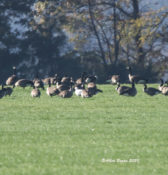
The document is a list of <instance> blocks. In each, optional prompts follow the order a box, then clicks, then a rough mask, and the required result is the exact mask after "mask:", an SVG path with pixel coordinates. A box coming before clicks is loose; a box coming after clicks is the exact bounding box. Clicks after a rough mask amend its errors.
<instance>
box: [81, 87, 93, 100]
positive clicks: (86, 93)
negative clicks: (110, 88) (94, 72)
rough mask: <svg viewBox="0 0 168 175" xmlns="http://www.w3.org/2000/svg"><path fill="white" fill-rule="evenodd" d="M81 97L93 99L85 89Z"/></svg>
mask: <svg viewBox="0 0 168 175" xmlns="http://www.w3.org/2000/svg"><path fill="white" fill-rule="evenodd" d="M81 97H82V98H89V97H91V95H90V94H89V92H88V90H86V89H83V90H82V92H81Z"/></svg>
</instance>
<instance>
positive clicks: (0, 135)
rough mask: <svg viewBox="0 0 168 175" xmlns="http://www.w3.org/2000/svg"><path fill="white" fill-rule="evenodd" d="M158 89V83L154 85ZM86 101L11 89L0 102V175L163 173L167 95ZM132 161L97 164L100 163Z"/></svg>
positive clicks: (109, 93) (167, 164) (166, 166)
mask: <svg viewBox="0 0 168 175" xmlns="http://www.w3.org/2000/svg"><path fill="white" fill-rule="evenodd" d="M153 86H155V87H157V85H153ZM98 87H99V88H100V89H102V90H103V91H104V92H103V94H101V93H99V94H97V95H96V96H94V97H92V98H90V99H82V98H80V97H76V96H75V95H74V96H73V97H72V98H70V99H62V98H59V97H52V98H50V97H48V96H47V95H46V94H45V91H44V92H42V96H41V97H40V99H33V98H32V97H31V96H30V91H31V88H26V89H25V90H23V89H21V88H16V89H15V91H14V93H13V94H12V96H11V97H4V98H3V99H0V175H22V174H24V175H55V174H60V175H65V174H66V175H71V174H72V175H99V174H100V175H103V174H106V175H108V174H114V175H162V174H163V175H164V174H166V173H167V170H168V115H167V114H168V97H166V96H163V95H157V96H154V97H150V96H147V95H146V94H144V93H143V92H142V85H138V86H137V89H138V94H137V96H136V97H124V96H119V95H118V94H117V93H116V91H115V87H113V86H111V85H99V86H98ZM103 158H104V159H105V160H106V161H107V159H109V160H117V159H122V160H129V159H139V162H135V163H129V162H126V163H121V162H115V163H110V162H102V159H103Z"/></svg>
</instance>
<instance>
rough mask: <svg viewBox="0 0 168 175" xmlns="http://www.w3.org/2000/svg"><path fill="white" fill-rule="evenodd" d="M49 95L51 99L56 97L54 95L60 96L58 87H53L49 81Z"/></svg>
mask: <svg viewBox="0 0 168 175" xmlns="http://www.w3.org/2000/svg"><path fill="white" fill-rule="evenodd" d="M46 93H47V95H49V96H50V97H52V96H54V95H58V93H59V90H58V89H57V88H56V87H51V82H50V80H49V87H48V88H47V90H46Z"/></svg>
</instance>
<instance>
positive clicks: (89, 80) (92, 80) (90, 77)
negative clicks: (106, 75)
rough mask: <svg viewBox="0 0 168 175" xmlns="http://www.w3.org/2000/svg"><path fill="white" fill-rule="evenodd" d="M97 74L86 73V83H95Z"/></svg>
mask: <svg viewBox="0 0 168 175" xmlns="http://www.w3.org/2000/svg"><path fill="white" fill-rule="evenodd" d="M96 81H97V76H96V75H88V76H87V77H86V79H85V82H86V83H96Z"/></svg>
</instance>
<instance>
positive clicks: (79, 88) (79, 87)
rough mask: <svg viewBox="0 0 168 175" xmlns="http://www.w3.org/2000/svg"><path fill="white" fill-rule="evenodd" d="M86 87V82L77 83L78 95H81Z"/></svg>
mask: <svg viewBox="0 0 168 175" xmlns="http://www.w3.org/2000/svg"><path fill="white" fill-rule="evenodd" d="M84 89H85V86H84V84H76V85H75V94H76V96H81V93H82V91H83V90H84Z"/></svg>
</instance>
